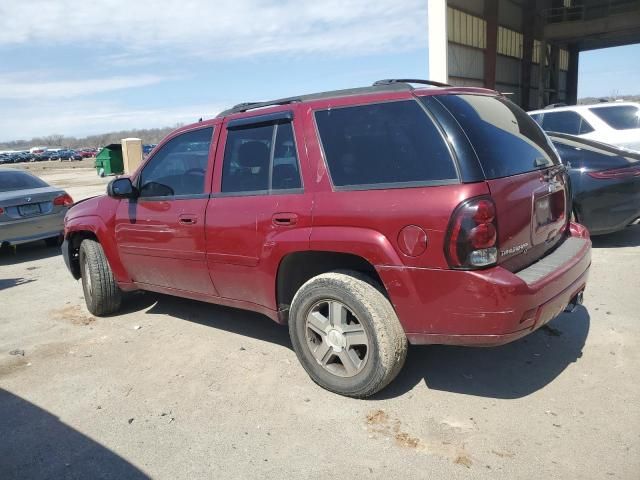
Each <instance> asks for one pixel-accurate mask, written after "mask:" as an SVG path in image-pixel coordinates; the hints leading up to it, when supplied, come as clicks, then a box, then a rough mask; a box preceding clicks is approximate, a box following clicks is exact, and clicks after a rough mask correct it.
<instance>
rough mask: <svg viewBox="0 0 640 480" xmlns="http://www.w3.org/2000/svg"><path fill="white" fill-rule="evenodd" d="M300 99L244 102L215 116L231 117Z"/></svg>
mask: <svg viewBox="0 0 640 480" xmlns="http://www.w3.org/2000/svg"><path fill="white" fill-rule="evenodd" d="M301 100H302V99H301V98H300V97H289V98H280V99H278V100H270V101H268V102H244V103H239V104H237V105H235V106H233V107H231V108H229V109H228V110H225V111H224V112H220V113H219V114H218V115H217V116H218V117H224V116H226V115H231V114H232V113H239V112H246V111H247V110H254V109H256V108H262V107H270V106H273V105H287V104H289V103H295V102H300V101H301Z"/></svg>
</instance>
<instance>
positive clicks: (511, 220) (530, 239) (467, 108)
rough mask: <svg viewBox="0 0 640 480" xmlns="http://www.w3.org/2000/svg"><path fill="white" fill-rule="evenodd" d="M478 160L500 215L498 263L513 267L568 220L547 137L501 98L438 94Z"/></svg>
mask: <svg viewBox="0 0 640 480" xmlns="http://www.w3.org/2000/svg"><path fill="white" fill-rule="evenodd" d="M435 98H437V100H438V101H439V102H441V103H442V104H443V105H444V106H445V107H446V108H447V109H448V110H449V111H450V112H451V113H452V114H453V116H454V117H455V118H456V120H457V121H458V122H459V124H460V125H461V126H462V128H463V130H464V131H465V133H466V135H467V137H468V138H469V140H470V142H471V145H472V146H473V149H474V150H475V153H476V156H477V158H478V160H479V162H480V165H481V167H482V170H483V171H484V176H485V178H486V181H487V184H488V186H489V189H490V191H491V196H492V198H493V199H494V201H495V203H496V208H497V219H498V245H499V258H498V262H499V263H501V264H503V266H504V267H506V268H509V269H512V270H517V269H520V268H523V267H524V266H526V265H529V264H531V263H533V262H534V261H535V260H537V259H538V258H540V257H541V256H543V255H544V254H545V253H546V252H547V251H549V250H550V249H551V248H553V247H554V246H555V245H556V244H557V242H558V241H560V240H561V238H562V234H563V232H564V231H565V227H566V225H567V222H568V215H567V205H568V201H569V199H568V196H569V188H568V177H567V175H566V173H564V171H563V168H562V166H561V165H560V159H559V157H558V155H557V153H556V151H555V149H554V148H553V146H552V144H551V142H550V140H549V139H548V137H547V136H546V135H545V134H544V132H543V131H542V130H541V129H540V127H539V126H538V125H537V124H536V123H535V122H534V120H533V119H532V118H531V117H529V116H528V115H527V114H526V113H525V112H524V111H523V110H521V109H520V108H519V107H518V106H516V105H515V104H513V103H512V102H510V101H509V100H507V99H506V98H504V97H496V96H489V95H469V94H465V95H441V96H438V97H435Z"/></svg>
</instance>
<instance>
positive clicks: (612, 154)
mask: <svg viewBox="0 0 640 480" xmlns="http://www.w3.org/2000/svg"><path fill="white" fill-rule="evenodd" d="M548 135H549V137H550V138H551V141H552V142H553V144H554V145H555V147H556V149H557V150H558V153H559V154H560V157H561V159H562V162H563V163H564V164H565V165H566V166H567V168H568V170H569V176H570V177H571V188H572V190H573V214H574V215H575V216H576V218H577V220H578V222H580V223H582V224H583V225H585V226H586V227H587V228H588V229H589V232H590V233H591V234H592V235H603V234H606V233H612V232H615V231H618V230H622V229H623V228H625V227H627V226H628V225H631V224H632V223H634V222H635V221H637V220H638V219H640V154H638V153H636V152H632V151H630V150H624V149H621V148H617V147H613V146H611V145H607V144H604V143H600V142H594V141H592V140H586V139H584V138H578V137H575V136H573V135H566V134H562V133H549V134H548Z"/></svg>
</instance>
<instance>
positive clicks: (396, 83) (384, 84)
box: [217, 79, 449, 118]
mask: <svg viewBox="0 0 640 480" xmlns="http://www.w3.org/2000/svg"><path fill="white" fill-rule="evenodd" d="M409 83H424V84H426V85H434V86H437V87H447V86H449V85H446V84H444V83H439V82H430V81H429V80H393V79H390V80H379V81H377V82H375V83H374V84H373V85H372V86H370V87H358V88H348V89H344V90H332V91H329V92H319V93H311V94H308V95H299V96H296V97H287V98H280V99H278V100H270V101H267V102H245V103H239V104H238V105H235V106H234V107H232V108H229V109H228V110H225V111H223V112H220V113H219V114H218V115H217V116H218V118H219V117H225V116H227V115H231V114H233V113H240V112H246V111H248V110H254V109H257V108H262V107H271V106H274V105H287V104H289V103H295V102H304V101H307V100H320V99H323V98H331V97H347V96H350V95H362V94H366V93H376V92H380V91H385V90H392V91H393V90H407V89H410V90H412V89H413V87H412V86H411V85H409Z"/></svg>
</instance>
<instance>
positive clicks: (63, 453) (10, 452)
mask: <svg viewBox="0 0 640 480" xmlns="http://www.w3.org/2000/svg"><path fill="white" fill-rule="evenodd" d="M0 412H2V415H0V432H2V435H1V439H0V478H2V479H3V480H12V479H23V478H29V479H49V478H95V479H100V478H104V479H106V478H126V479H134V480H135V479H143V478H144V479H146V478H149V477H148V476H147V475H145V474H144V473H143V472H142V471H141V470H139V469H138V468H136V467H135V466H133V465H131V464H130V463H129V462H127V461H126V460H124V459H123V458H122V457H120V456H118V455H117V454H115V453H114V452H112V451H111V450H109V449H108V448H107V447H105V446H103V445H100V444H99V443H97V442H96V441H94V440H92V439H90V438H89V437H87V436H85V435H83V434H81V433H80V432H78V431H77V430H75V429H73V428H71V427H70V426H69V425H66V424H64V423H63V422H61V421H60V419H59V418H58V417H56V416H55V415H52V414H51V413H49V412H47V411H46V410H43V409H42V408H39V407H36V406H35V405H33V404H32V403H30V402H27V401H26V400H24V399H23V398H20V397H19V396H17V395H14V394H12V393H10V392H8V391H6V390H3V389H1V388H0Z"/></svg>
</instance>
